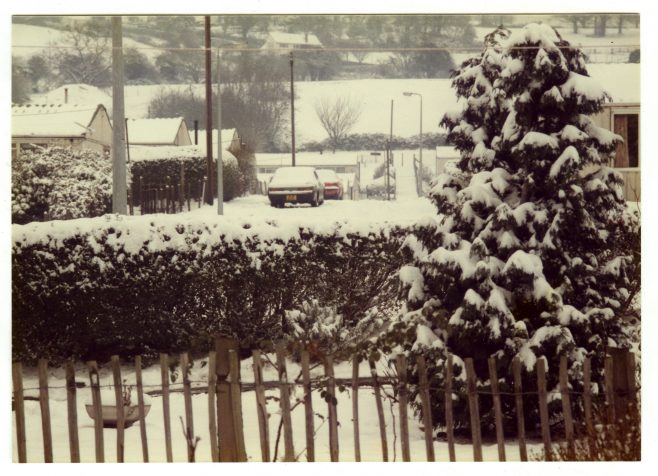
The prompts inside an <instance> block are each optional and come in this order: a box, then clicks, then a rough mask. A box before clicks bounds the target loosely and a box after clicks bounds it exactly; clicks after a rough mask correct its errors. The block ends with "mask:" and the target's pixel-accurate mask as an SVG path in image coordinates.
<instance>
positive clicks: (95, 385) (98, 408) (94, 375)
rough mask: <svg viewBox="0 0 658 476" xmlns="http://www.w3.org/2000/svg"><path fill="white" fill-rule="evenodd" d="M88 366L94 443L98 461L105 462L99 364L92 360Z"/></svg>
mask: <svg viewBox="0 0 658 476" xmlns="http://www.w3.org/2000/svg"><path fill="white" fill-rule="evenodd" d="M87 368H88V369H89V382H90V387H91V399H92V404H93V407H94V443H95V449H96V462H97V463H104V462H105V443H104V442H103V409H102V401H101V389H100V378H99V375H98V365H97V364H96V362H94V361H93V360H92V361H90V362H87Z"/></svg>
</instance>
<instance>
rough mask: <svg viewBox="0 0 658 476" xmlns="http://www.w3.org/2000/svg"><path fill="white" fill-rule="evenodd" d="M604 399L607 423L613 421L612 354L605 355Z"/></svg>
mask: <svg viewBox="0 0 658 476" xmlns="http://www.w3.org/2000/svg"><path fill="white" fill-rule="evenodd" d="M604 381H605V401H606V407H607V416H608V423H614V422H615V389H614V380H613V362H612V356H610V355H606V357H605V374H604Z"/></svg>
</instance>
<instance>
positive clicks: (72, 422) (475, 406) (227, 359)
mask: <svg viewBox="0 0 658 476" xmlns="http://www.w3.org/2000/svg"><path fill="white" fill-rule="evenodd" d="M286 352H287V351H286V346H285V344H284V343H278V344H277V345H276V367H277V372H278V379H277V380H276V381H264V380H263V358H262V354H261V351H260V350H253V351H252V360H253V372H254V383H253V384H251V383H243V382H242V381H241V380H242V379H241V376H240V360H239V356H238V353H239V345H238V342H237V341H235V340H232V339H228V338H217V339H216V341H215V350H214V351H211V352H210V353H209V356H208V368H209V370H208V380H207V386H205V383H206V382H204V387H203V388H201V389H199V388H198V387H197V388H194V389H193V388H192V386H191V382H190V378H189V375H188V373H187V372H186V371H183V372H182V377H183V381H182V387H183V388H182V391H183V394H184V406H185V408H184V410H185V423H184V433H185V437H186V441H187V455H188V461H189V462H194V461H195V448H196V443H197V441H196V440H195V437H194V435H195V430H194V417H193V412H192V398H191V397H192V394H193V393H200V392H203V393H207V395H208V415H209V428H208V432H209V435H210V446H211V458H212V461H213V462H244V461H247V459H248V458H247V453H246V450H245V435H244V427H243V414H242V398H241V392H244V391H251V390H253V391H255V394H256V403H257V409H258V415H257V417H258V427H259V436H258V437H259V440H260V448H261V459H262V461H264V462H267V461H273V460H282V461H296V460H297V458H298V456H299V455H301V454H302V453H298V454H297V456H296V453H295V448H294V444H293V430H295V431H299V430H300V429H297V428H296V429H293V425H292V419H291V403H290V396H291V387H293V386H295V385H301V387H302V388H303V405H304V413H305V428H304V431H305V436H306V439H305V443H306V447H305V453H306V459H307V461H311V462H312V461H315V430H314V423H313V418H314V408H313V402H312V399H311V393H312V391H313V390H314V389H317V388H318V387H319V388H321V389H322V390H324V391H325V392H326V395H327V397H326V400H327V402H328V419H327V421H328V425H329V448H330V460H331V461H332V462H335V461H339V459H340V458H339V441H338V425H339V423H338V419H337V408H336V407H337V404H336V399H335V397H336V388H337V386H338V385H345V386H351V402H352V426H353V428H352V431H353V436H354V438H353V441H354V457H355V460H356V461H357V462H358V461H361V439H360V432H359V405H358V401H359V388H360V387H364V386H369V387H372V389H373V393H374V398H375V403H376V409H377V417H378V422H379V430H380V431H379V433H380V440H381V456H382V461H389V459H390V458H389V454H388V449H389V443H388V441H387V433H386V424H385V418H384V406H383V398H382V393H383V390H384V386H388V385H390V386H392V387H393V388H394V390H395V391H396V395H397V401H398V408H399V422H398V424H399V435H400V446H401V449H402V460H403V461H410V460H411V453H410V440H409V427H408V403H409V402H408V391H409V390H408V380H407V361H406V357H405V356H404V355H400V356H398V357H397V359H396V361H395V367H396V371H397V376H396V377H391V376H380V375H378V374H377V370H376V366H375V362H373V361H370V362H369V368H370V376H369V377H365V378H363V377H361V376H360V375H359V358H358V357H357V356H354V357H353V358H352V378H351V379H337V378H335V376H334V363H333V358H332V357H331V356H326V357H324V358H323V359H322V360H323V362H322V365H323V367H324V378H322V379H320V380H318V379H311V372H310V369H311V366H310V361H311V357H310V355H309V353H308V352H307V351H305V350H302V351H301V381H298V382H295V381H291V380H290V379H289V377H288V373H287V368H286ZM179 362H180V367H181V369H187V368H188V364H189V362H190V357H189V355H188V354H187V353H183V354H181V355H180V361H179ZM416 363H417V369H418V390H419V392H418V393H419V397H420V402H421V406H422V415H423V422H422V426H423V428H424V438H425V447H426V459H427V461H435V460H436V455H435V448H434V444H433V441H434V436H433V430H432V429H433V424H432V415H431V411H429V408H430V404H431V401H430V387H429V385H428V375H427V364H426V362H425V359H424V357H422V356H420V357H418V360H417V362H416ZM464 364H465V368H466V384H467V385H466V386H467V393H466V397H467V399H468V408H469V415H470V423H471V424H470V429H471V442H472V447H473V459H474V460H475V461H482V460H483V454H482V435H481V427H480V425H481V423H480V414H479V395H480V394H483V393H489V394H491V395H492V398H493V410H494V414H495V429H496V431H495V433H496V444H497V449H498V459H499V460H500V461H505V460H506V459H507V455H506V453H505V438H506V436H505V435H504V432H503V413H502V409H501V395H503V392H501V391H500V390H499V388H498V378H497V375H496V361H495V359H494V358H493V357H492V358H490V359H489V362H488V367H489V375H488V377H489V380H490V382H491V390H490V392H489V391H486V392H485V391H482V390H478V388H477V384H476V382H477V377H476V374H475V370H474V366H473V360H472V359H470V358H467V359H464ZM169 365H170V358H169V356H168V355H167V354H161V355H160V368H161V388H160V389H159V390H158V391H157V392H149V393H152V394H153V393H156V394H157V395H160V396H161V397H162V403H163V415H164V433H165V434H164V440H165V446H166V459H167V462H172V461H173V451H172V438H171V421H170V420H171V412H170V383H169V379H170V374H169ZM86 368H87V370H88V375H89V382H90V388H91V394H92V401H93V409H94V415H95V418H94V440H95V458H96V462H99V463H100V462H104V461H105V454H104V440H103V438H104V434H103V423H102V418H101V415H102V413H101V405H102V402H101V390H100V387H101V385H100V383H99V380H100V379H99V367H98V365H97V363H96V362H93V361H91V362H87V363H86ZM111 368H112V379H113V385H112V387H113V388H114V393H115V402H113V403H114V404H116V408H117V431H116V448H117V450H116V453H117V461H118V462H123V461H124V430H125V428H124V427H125V424H124V414H123V408H124V407H123V393H122V391H123V385H125V383H123V381H122V377H121V367H120V361H119V357H118V356H113V357H112V358H111ZM512 370H513V380H514V392H513V394H512V393H505V395H507V396H510V397H512V396H513V397H514V401H515V412H516V422H517V431H516V435H515V436H516V442H517V443H518V448H519V458H520V460H521V461H527V460H528V450H527V438H526V430H525V419H524V399H523V396H524V395H527V394H529V393H532V394H533V395H536V396H537V398H538V405H539V414H540V420H541V438H542V442H543V449H544V456H545V458H546V460H549V461H550V460H551V459H552V454H553V451H554V447H553V441H554V440H553V439H552V438H554V437H555V435H554V434H551V425H550V422H549V411H548V396H549V393H550V392H548V391H547V387H546V367H545V360H544V359H538V360H537V363H536V377H537V391H535V392H528V391H525V392H524V389H523V388H522V384H521V362H520V361H519V360H518V358H516V359H515V360H514V361H513V363H512ZM12 371H13V372H12V377H13V409H14V412H15V428H16V440H17V450H18V461H19V462H21V463H25V462H27V456H26V455H27V451H26V426H25V407H24V388H23V372H22V365H21V363H18V362H17V363H14V364H13V369H12ZM591 371H592V369H591V361H590V360H589V359H586V360H585V362H584V367H583V384H584V390H583V392H582V394H579V397H582V402H583V404H584V420H585V421H584V422H575V421H574V417H573V414H572V404H571V397H572V396H573V392H572V391H570V389H569V385H568V378H567V359H566V357H562V358H561V361H560V366H559V393H560V397H561V402H562V414H563V418H564V435H563V439H562V438H560V439H561V440H562V441H563V442H566V444H567V445H568V447H569V448H572V449H573V448H575V441H576V432H575V431H574V427H575V426H576V424H577V423H578V424H579V426H581V427H584V428H586V429H587V431H592V430H593V427H594V416H593V402H592V400H593V395H592V393H591V383H592V382H591V375H592V372H591ZM135 372H136V377H135V378H136V391H137V400H138V407H139V412H140V413H139V414H140V415H143V414H144V393H145V392H144V385H143V382H142V358H141V357H139V356H138V357H136V358H135ZM65 375H66V390H67V409H68V433H69V448H70V461H71V462H72V463H75V462H80V447H79V440H78V423H77V422H78V417H77V410H76V408H77V406H76V405H77V400H76V399H77V389H76V382H75V373H74V365H73V362H72V361H69V362H67V363H66V365H65ZM604 375H605V392H604V395H605V409H606V412H607V416H608V421H618V419H619V418H621V417H622V416H623V415H624V414H625V413H626V412H627V411H628V409H629V405H632V404H634V403H636V399H637V386H636V378H635V375H636V374H635V360H634V356H633V354H632V353H630V352H627V351H618V352H615V353H613V355H609V356H607V357H606V359H605V368H604ZM453 379H454V376H453V356H452V355H448V358H447V362H446V366H445V388H443V389H441V393H442V395H443V398H444V399H445V421H446V428H445V430H446V437H447V444H448V453H449V459H450V461H455V460H456V455H455V435H454V415H453V394H454V393H455V390H453ZM38 380H39V404H40V412H41V422H42V435H43V448H44V460H45V462H47V463H48V462H53V443H52V434H51V418H50V408H49V394H48V389H49V386H48V364H47V361H46V360H45V359H41V360H39V362H38ZM272 388H278V390H279V393H280V398H279V402H280V411H281V423H282V427H283V457H282V458H277V457H276V454H275V456H274V457H273V456H272V454H271V447H272V445H271V439H270V429H269V423H268V412H267V405H266V396H265V390H266V389H272ZM139 425H140V439H141V445H142V455H143V461H144V462H148V461H149V452H148V436H147V432H146V426H145V423H144V419H141V420H140V422H139ZM561 433H562V432H561ZM248 436H251V435H248ZM254 436H255V435H254ZM509 436H510V435H507V437H508V438H509ZM560 436H561V437H562V435H560ZM277 446H278V445H277ZM276 451H278V447H277V448H276ZM416 459H417V458H416Z"/></svg>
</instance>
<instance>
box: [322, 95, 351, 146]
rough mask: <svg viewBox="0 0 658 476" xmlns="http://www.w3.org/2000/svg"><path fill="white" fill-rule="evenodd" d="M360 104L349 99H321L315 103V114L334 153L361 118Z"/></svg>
mask: <svg viewBox="0 0 658 476" xmlns="http://www.w3.org/2000/svg"><path fill="white" fill-rule="evenodd" d="M361 110H362V104H361V103H358V102H356V101H354V100H352V99H351V98H349V97H344V96H343V97H337V98H335V99H330V98H326V97H325V98H323V99H320V100H318V101H316V103H315V113H316V114H317V115H318V119H320V123H322V127H323V128H324V130H325V131H326V132H327V135H328V136H329V143H330V144H331V148H332V149H333V150H334V151H335V150H336V148H337V147H338V146H339V145H340V142H341V141H342V140H343V139H344V138H345V136H346V135H347V134H348V133H349V132H350V131H351V130H352V127H354V124H356V122H357V121H358V120H359V117H360V116H361Z"/></svg>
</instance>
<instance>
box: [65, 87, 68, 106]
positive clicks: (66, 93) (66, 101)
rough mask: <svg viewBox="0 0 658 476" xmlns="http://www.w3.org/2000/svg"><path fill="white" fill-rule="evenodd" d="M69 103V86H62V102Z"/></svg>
mask: <svg viewBox="0 0 658 476" xmlns="http://www.w3.org/2000/svg"><path fill="white" fill-rule="evenodd" d="M68 103H69V88H64V104H68Z"/></svg>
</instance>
